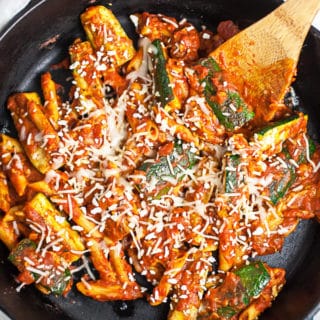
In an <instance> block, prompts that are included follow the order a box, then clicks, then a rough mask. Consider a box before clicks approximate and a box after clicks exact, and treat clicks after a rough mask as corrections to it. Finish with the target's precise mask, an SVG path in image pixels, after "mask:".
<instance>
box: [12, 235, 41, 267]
mask: <svg viewBox="0 0 320 320" xmlns="http://www.w3.org/2000/svg"><path fill="white" fill-rule="evenodd" d="M36 248H37V245H36V243H35V242H34V241H32V240H30V239H28V238H25V239H22V240H21V241H20V242H19V243H18V244H17V246H16V247H15V248H13V250H12V251H11V252H10V255H9V257H8V259H9V261H10V262H11V263H12V264H14V265H15V266H16V267H17V268H18V269H19V268H20V267H21V266H23V265H24V257H25V256H26V251H27V250H31V251H34V250H36Z"/></svg>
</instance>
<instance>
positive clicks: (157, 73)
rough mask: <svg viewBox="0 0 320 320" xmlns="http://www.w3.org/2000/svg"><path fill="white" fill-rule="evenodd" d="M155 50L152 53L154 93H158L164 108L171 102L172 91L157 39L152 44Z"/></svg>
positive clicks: (164, 60)
mask: <svg viewBox="0 0 320 320" xmlns="http://www.w3.org/2000/svg"><path fill="white" fill-rule="evenodd" d="M152 44H153V46H154V47H155V50H154V52H153V61H154V65H155V70H154V82H155V89H156V92H158V93H159V100H160V103H161V106H162V107H163V108H164V107H165V106H166V105H167V104H168V103H169V102H170V101H171V100H173V98H174V95H173V90H172V87H171V86H170V79H169V76H168V73H167V69H166V58H165V56H164V53H163V48H162V45H161V41H160V40H159V39H157V40H154V41H153V42H152Z"/></svg>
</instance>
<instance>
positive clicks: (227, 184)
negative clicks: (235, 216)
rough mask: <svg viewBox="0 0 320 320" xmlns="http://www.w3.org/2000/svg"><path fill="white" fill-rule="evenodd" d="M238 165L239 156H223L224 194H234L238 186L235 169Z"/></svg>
mask: <svg viewBox="0 0 320 320" xmlns="http://www.w3.org/2000/svg"><path fill="white" fill-rule="evenodd" d="M239 164H240V156H239V155H237V154H227V155H226V156H225V173H224V190H225V193H232V192H235V190H236V189H237V187H238V185H239V181H238V175H237V168H238V166H239Z"/></svg>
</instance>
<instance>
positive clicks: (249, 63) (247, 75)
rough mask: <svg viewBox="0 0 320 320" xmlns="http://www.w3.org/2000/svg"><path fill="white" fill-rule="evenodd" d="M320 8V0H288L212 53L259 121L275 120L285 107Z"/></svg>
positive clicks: (259, 122) (256, 122) (257, 121)
mask: <svg viewBox="0 0 320 320" xmlns="http://www.w3.org/2000/svg"><path fill="white" fill-rule="evenodd" d="M257 5H258V1H257ZM319 8H320V0H288V1H287V2H285V3H284V4H282V5H280V6H279V7H278V8H277V9H275V10H274V11H273V12H271V13H270V14H269V15H267V16H266V17H264V18H263V19H261V20H259V21H258V22H256V23H254V24H253V25H251V26H250V27H248V28H246V29H244V30H243V31H241V32H240V33H238V34H237V35H235V36H234V37H232V38H231V39H229V40H228V41H226V42H225V43H223V44H222V45H221V46H219V47H218V48H217V49H216V50H215V51H213V52H212V53H211V54H210V55H211V56H212V57H213V58H215V60H216V61H217V62H218V63H219V64H220V65H221V66H222V68H223V69H224V70H226V71H227V72H228V74H229V76H230V80H231V82H232V83H233V84H235V85H236V86H237V87H238V90H239V92H240V94H241V96H242V97H243V99H244V100H245V101H246V102H247V103H248V104H249V105H250V106H251V107H252V108H253V110H254V111H255V114H256V117H255V119H254V122H255V124H262V123H265V122H267V121H270V120H272V119H273V118H274V117H276V116H277V113H278V112H279V110H280V109H281V104H280V103H281V101H282V100H283V98H284V96H285V94H286V92H287V90H288V88H289V86H290V84H291V82H292V81H293V77H294V75H295V70H296V66H297V62H298V60H299V55H300V51H301V49H302V45H303V42H304V40H305V37H306V35H307V33H308V30H309V28H310V25H311V23H312V21H313V19H314V16H315V15H316V13H317V11H318V10H319ZM306 81H308V80H307V79H306Z"/></svg>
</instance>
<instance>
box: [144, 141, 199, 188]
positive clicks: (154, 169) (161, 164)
mask: <svg viewBox="0 0 320 320" xmlns="http://www.w3.org/2000/svg"><path fill="white" fill-rule="evenodd" d="M191 148H192V147H191V145H189V144H183V143H182V141H181V140H177V141H175V144H174V148H173V151H172V152H171V154H169V155H168V156H166V157H160V158H159V160H157V161H155V162H150V160H149V159H148V160H146V161H145V162H144V163H143V164H142V165H141V166H140V168H139V169H140V170H143V171H145V172H146V178H147V181H150V180H151V179H152V178H156V179H157V180H158V182H162V181H163V177H173V178H176V177H177V176H178V175H179V174H181V173H182V172H183V169H184V170H185V169H191V168H193V167H194V166H195V164H196V163H197V162H198V160H197V157H196V154H195V153H193V152H191Z"/></svg>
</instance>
